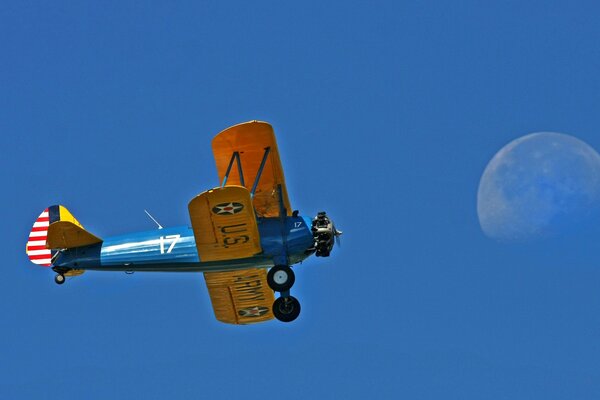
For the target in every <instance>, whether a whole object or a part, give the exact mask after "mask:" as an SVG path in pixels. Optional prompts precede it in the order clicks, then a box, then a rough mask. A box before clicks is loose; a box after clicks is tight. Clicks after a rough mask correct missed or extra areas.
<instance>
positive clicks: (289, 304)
mask: <svg viewBox="0 0 600 400" xmlns="http://www.w3.org/2000/svg"><path fill="white" fill-rule="evenodd" d="M273 314H274V315H275V318H277V319H278V320H280V321H281V322H292V321H293V320H295V319H296V318H298V315H300V302H299V301H298V299H296V298H295V297H293V296H286V297H284V296H282V297H280V298H278V299H277V300H275V302H274V303H273Z"/></svg>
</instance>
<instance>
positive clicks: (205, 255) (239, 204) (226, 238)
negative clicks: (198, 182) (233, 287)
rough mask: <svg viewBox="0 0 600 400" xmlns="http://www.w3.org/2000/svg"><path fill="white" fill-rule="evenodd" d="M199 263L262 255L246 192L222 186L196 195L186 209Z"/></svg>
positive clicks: (254, 217) (250, 201) (241, 189)
mask: <svg viewBox="0 0 600 400" xmlns="http://www.w3.org/2000/svg"><path fill="white" fill-rule="evenodd" d="M188 209H189V212H190V219H191V221H192V229H193V230H194V237H195V239H196V248H197V249H198V256H199V257H200V261H219V260H233V259H238V258H246V257H252V256H253V255H255V254H258V253H260V252H261V251H262V247H261V245H260V235H259V233H258V226H257V225H256V215H255V214H254V207H253V206H252V199H251V198H250V192H249V191H248V189H246V188H245V187H243V186H226V187H222V188H216V189H212V190H209V191H206V192H204V193H201V194H199V195H198V196H196V197H195V198H193V199H192V201H190V203H189V205H188Z"/></svg>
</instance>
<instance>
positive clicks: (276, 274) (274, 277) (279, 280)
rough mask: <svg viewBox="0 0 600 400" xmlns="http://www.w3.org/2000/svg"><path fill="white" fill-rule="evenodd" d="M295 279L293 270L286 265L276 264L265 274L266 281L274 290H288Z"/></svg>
mask: <svg viewBox="0 0 600 400" xmlns="http://www.w3.org/2000/svg"><path fill="white" fill-rule="evenodd" d="M295 281H296V276H295V275H294V271H292V269H291V268H290V267H288V266H287V265H276V266H274V267H273V268H271V269H270V270H269V273H268V274H267V283H268V284H269V287H270V288H271V289H273V290H274V291H276V292H285V291H286V290H290V289H291V287H292V286H293V285H294V282H295Z"/></svg>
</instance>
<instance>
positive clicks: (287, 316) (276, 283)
mask: <svg viewBox="0 0 600 400" xmlns="http://www.w3.org/2000/svg"><path fill="white" fill-rule="evenodd" d="M295 281H296V276H295V275H294V271H292V269H291V268H290V267H289V266H287V265H276V266H274V267H273V268H271V269H270V270H269V272H268V273H267V283H268V284H269V287H270V288H271V289H273V290H274V291H275V292H279V293H281V297H279V298H278V299H276V300H275V302H274V303H273V315H275V318H277V319H278V320H280V321H281V322H292V321H293V320H295V319H296V318H298V315H300V302H299V301H298V299H296V298H295V297H293V296H290V289H291V288H292V286H294V282H295Z"/></svg>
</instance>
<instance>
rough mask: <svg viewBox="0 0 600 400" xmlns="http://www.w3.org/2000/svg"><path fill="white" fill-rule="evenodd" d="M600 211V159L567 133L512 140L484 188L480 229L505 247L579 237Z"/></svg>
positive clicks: (480, 195)
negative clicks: (574, 233)
mask: <svg viewBox="0 0 600 400" xmlns="http://www.w3.org/2000/svg"><path fill="white" fill-rule="evenodd" d="M599 210H600V155H598V153H597V152H596V151H595V150H594V149H593V148H592V147H591V146H589V145H588V144H587V143H585V142H583V141H581V140H579V139H577V138H575V137H573V136H570V135H565V134H562V133H554V132H539V133H532V134H529V135H526V136H523V137H520V138H518V139H515V140H513V141H512V142H510V143H509V144H507V145H506V146H504V147H503V148H502V149H500V151H499V152H498V153H496V155H495V156H494V157H493V158H492V159H491V161H490V162H489V163H488V165H487V166H486V168H485V170H484V172H483V175H482V177H481V180H480V182H479V190H478V193H477V215H478V217H479V223H480V225H481V229H482V230H483V232H484V233H485V235H486V236H488V237H490V238H492V239H496V240H499V241H503V242H527V241H531V240H536V239H540V238H547V237H552V236H556V235H561V234H564V233H568V232H571V231H574V230H575V231H576V230H577V228H578V227H579V226H581V225H583V224H585V223H586V221H589V220H590V219H591V218H592V217H594V216H596V215H597V214H598V211H599Z"/></svg>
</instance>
